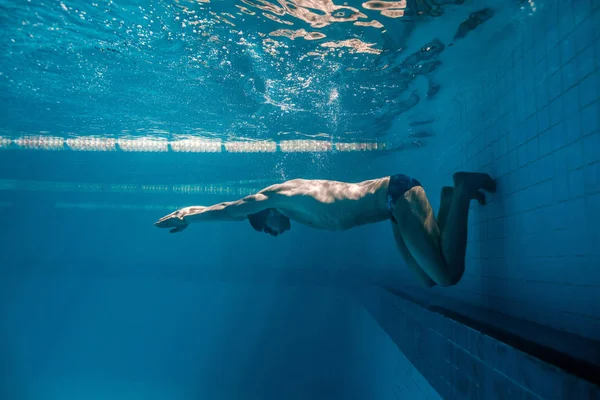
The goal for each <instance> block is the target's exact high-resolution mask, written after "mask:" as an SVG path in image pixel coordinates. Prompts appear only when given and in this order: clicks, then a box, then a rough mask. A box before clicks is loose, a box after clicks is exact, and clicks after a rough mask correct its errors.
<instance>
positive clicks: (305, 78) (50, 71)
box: [0, 0, 493, 142]
mask: <svg viewBox="0 0 600 400" xmlns="http://www.w3.org/2000/svg"><path fill="white" fill-rule="evenodd" d="M489 2H490V1H488V3H489ZM461 3H462V1H460V0H446V1H439V0H437V1H427V0H425V1H421V0H419V1H416V0H405V1H367V2H362V1H349V2H347V4H346V3H345V4H344V5H340V4H338V1H337V0H336V1H335V2H334V1H330V0H294V1H292V0H278V1H274V0H273V1H266V0H254V1H251V0H243V1H237V2H233V1H232V2H221V1H219V2H216V1H215V2H209V1H208V0H203V1H199V0H194V1H184V0H177V1H173V2H148V3H145V4H144V3H140V2H131V1H109V2H91V3H85V4H82V3H80V2H76V1H63V2H48V3H40V2H34V3H27V4H23V2H21V1H17V0H12V1H4V2H2V5H1V7H0V23H1V24H2V26H3V29H4V32H3V33H4V35H3V38H2V41H1V43H0V46H1V50H2V52H1V55H0V102H1V104H2V105H3V107H2V108H3V110H2V111H1V113H2V117H3V121H4V122H3V126H2V129H3V132H2V134H3V135H4V136H11V137H18V136H21V135H23V134H36V133H37V132H40V131H48V132H49V134H50V135H55V136H69V135H74V134H81V133H83V134H85V135H107V134H110V133H112V132H119V133H120V134H123V135H128V134H132V135H139V136H154V137H157V138H160V137H163V138H166V139H171V135H192V136H193V135H198V134H200V135H201V136H206V135H209V136H213V137H215V138H216V139H220V140H224V141H230V140H235V139H236V138H240V137H251V138H253V139H257V140H258V139H260V140H275V141H280V140H282V139H284V136H285V139H307V138H311V137H313V136H314V135H323V136H322V138H323V139H324V140H329V141H339V140H342V141H358V142H360V141H374V140H378V138H382V137H384V136H386V135H388V134H389V133H390V132H389V131H390V126H391V124H392V122H393V120H394V119H395V118H397V117H399V116H401V115H403V114H406V113H407V112H409V111H411V110H415V109H417V108H419V107H421V109H426V107H427V101H428V100H431V99H433V98H435V96H436V95H437V93H438V92H439V91H440V89H443V82H438V81H436V77H435V75H436V71H437V70H438V69H439V68H441V67H442V65H443V60H442V58H441V55H442V53H443V52H444V51H445V49H446V48H447V46H448V44H450V43H451V42H452V40H453V39H454V37H441V38H437V37H436V34H435V33H432V34H431V35H428V37H424V36H423V35H420V36H419V37H415V36H414V34H413V32H414V30H415V29H416V28H417V27H419V26H426V25H427V24H429V23H431V22H432V21H438V20H444V18H446V19H445V20H444V21H445V22H447V23H448V24H450V25H452V26H454V28H453V31H454V32H456V33H459V32H460V33H461V35H462V36H461V38H462V37H464V36H467V34H468V33H469V32H470V31H471V30H473V29H476V28H477V27H478V26H479V25H480V24H481V23H483V22H485V21H486V20H487V19H489V18H491V17H492V16H493V13H490V14H486V13H483V14H479V19H477V20H474V19H472V18H470V17H469V14H470V13H471V12H475V11H481V9H485V8H484V7H483V5H480V6H478V7H480V8H477V9H469V7H473V6H469V5H468V4H466V5H465V4H461ZM459 11H461V12H462V13H459ZM455 15H458V16H459V17H453V16H455ZM465 15H466V16H467V17H469V18H466V19H465ZM453 18H454V19H453ZM456 18H459V19H456ZM486 18H487V19H486ZM415 43H417V46H415ZM408 49H416V50H410V51H409V50H408ZM444 62H445V61H444ZM419 82H425V87H426V89H425V90H421V89H419V88H418V86H419V85H420V83H419ZM421 86H423V85H421ZM83 131H84V132H83ZM291 133H293V134H291ZM290 134H291V137H288V136H289V135H290Z"/></svg>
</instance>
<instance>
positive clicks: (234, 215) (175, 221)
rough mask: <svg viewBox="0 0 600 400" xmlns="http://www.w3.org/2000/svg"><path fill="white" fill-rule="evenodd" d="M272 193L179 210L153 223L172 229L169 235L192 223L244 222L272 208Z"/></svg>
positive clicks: (266, 192) (260, 193)
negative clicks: (253, 215) (249, 216)
mask: <svg viewBox="0 0 600 400" xmlns="http://www.w3.org/2000/svg"><path fill="white" fill-rule="evenodd" d="M272 193H273V191H267V190H262V191H261V192H259V193H257V194H253V195H250V196H246V197H244V198H243V199H240V200H237V201H230V202H226V203H219V204H215V205H212V206H210V207H204V206H192V207H185V208H181V209H179V210H177V211H175V212H172V213H171V214H169V215H166V216H164V217H162V218H161V219H159V220H158V221H157V222H155V223H154V225H155V226H157V227H159V228H172V229H171V230H170V232H171V233H177V232H181V231H183V230H184V229H185V228H187V226H188V225H189V224H191V223H194V222H207V221H244V220H245V219H247V218H248V215H250V214H255V213H257V212H260V211H262V210H265V209H267V208H272V207H274V201H273V196H272Z"/></svg>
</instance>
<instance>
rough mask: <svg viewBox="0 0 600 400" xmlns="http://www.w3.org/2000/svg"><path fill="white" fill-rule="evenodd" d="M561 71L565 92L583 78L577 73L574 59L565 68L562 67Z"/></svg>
mask: <svg viewBox="0 0 600 400" xmlns="http://www.w3.org/2000/svg"><path fill="white" fill-rule="evenodd" d="M560 73H561V75H562V85H563V92H566V91H568V90H569V89H571V88H572V87H573V86H575V84H576V83H577V82H578V80H579V79H580V78H581V77H580V76H579V75H578V74H577V68H576V66H575V60H572V61H570V62H569V63H568V64H567V65H564V66H563V68H562V69H561V71H560Z"/></svg>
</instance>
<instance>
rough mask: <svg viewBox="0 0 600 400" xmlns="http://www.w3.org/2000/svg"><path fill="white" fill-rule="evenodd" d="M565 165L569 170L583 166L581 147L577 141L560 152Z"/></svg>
mask: <svg viewBox="0 0 600 400" xmlns="http://www.w3.org/2000/svg"><path fill="white" fill-rule="evenodd" d="M562 151H563V153H564V155H565V158H566V163H567V168H568V169H569V171H570V170H573V169H577V168H580V167H582V166H583V164H584V160H583V146H582V145H581V142H579V141H577V142H574V143H571V144H570V145H568V146H567V147H565V148H564V150H562Z"/></svg>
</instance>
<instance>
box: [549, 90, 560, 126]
mask: <svg viewBox="0 0 600 400" xmlns="http://www.w3.org/2000/svg"><path fill="white" fill-rule="evenodd" d="M548 112H549V114H550V126H553V125H556V124H557V123H559V122H560V121H562V119H563V99H562V97H559V98H557V99H555V100H554V101H552V102H551V103H550V104H549V105H548Z"/></svg>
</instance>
